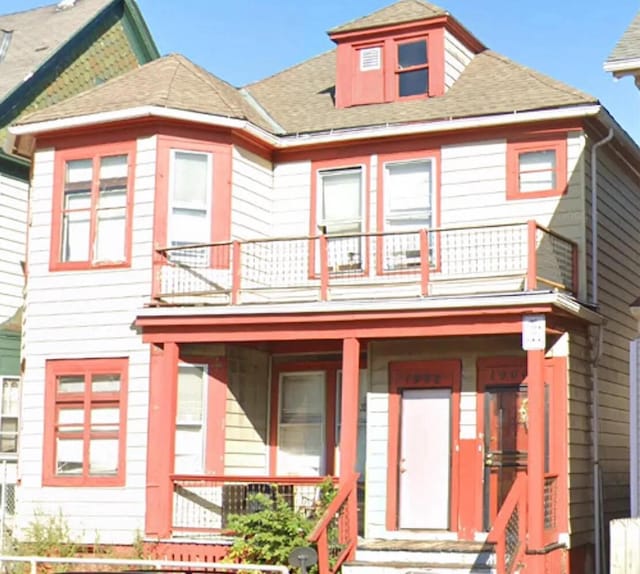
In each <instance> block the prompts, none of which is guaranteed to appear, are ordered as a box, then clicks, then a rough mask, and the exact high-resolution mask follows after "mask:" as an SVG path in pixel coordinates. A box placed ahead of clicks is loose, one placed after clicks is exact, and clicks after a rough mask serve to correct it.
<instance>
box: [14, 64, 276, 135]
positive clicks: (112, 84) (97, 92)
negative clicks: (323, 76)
mask: <svg viewBox="0 0 640 574" xmlns="http://www.w3.org/2000/svg"><path fill="white" fill-rule="evenodd" d="M142 106H154V107H161V108H171V109H175V110H182V111H189V112H199V113H203V114H210V115H216V116H224V117H229V118H236V119H244V120H248V121H250V122H252V123H254V124H255V125H258V126H260V127H262V128H264V129H267V130H272V129H273V125H272V124H271V123H269V122H268V121H266V120H265V119H264V117H263V116H262V115H261V114H260V113H259V112H258V111H257V109H256V108H255V107H253V106H252V105H251V104H250V103H249V101H248V100H247V99H246V98H245V97H244V96H243V95H242V93H241V92H240V91H239V90H237V89H236V88H234V87H233V86H232V85H231V84H229V83H227V82H225V81H223V80H221V79H220V78H217V77H216V76H214V75H213V74H210V73H209V72H207V71H206V70H204V69H203V68H201V67H199V66H196V65H195V64H194V63H193V62H191V61H190V60H188V59H187V58H185V57H184V56H181V55H178V54H170V55H168V56H165V57H163V58H160V59H158V60H154V61H152V62H149V63H148V64H145V65H144V66H141V67H140V68H138V69H136V70H132V71H130V72H128V73H126V74H124V75H122V76H119V77H117V78H114V79H112V80H110V81H108V82H106V83H104V84H102V85H101V86H98V87H96V88H94V89H92V90H89V91H88V92H84V93H82V94H78V95H77V96H74V97H72V98H69V99H68V100H65V101H63V102H60V103H58V104H56V105H54V106H50V107H48V108H46V109H44V110H42V111H38V112H34V113H33V114H29V115H28V116H25V117H24V118H23V119H22V120H21V121H19V122H18V123H19V124H26V123H36V122H46V121H50V120H56V119H60V118H68V117H75V116H82V115H89V114H97V113H104V112H112V111H116V110H122V109H128V108H137V107H142Z"/></svg>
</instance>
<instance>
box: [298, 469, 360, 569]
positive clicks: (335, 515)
mask: <svg viewBox="0 0 640 574" xmlns="http://www.w3.org/2000/svg"><path fill="white" fill-rule="evenodd" d="M358 476H359V475H358V474H357V473H354V474H353V475H352V476H350V477H349V478H347V479H346V480H345V481H344V482H342V481H341V482H340V486H339V488H338V493H337V494H336V497H335V498H334V499H333V500H332V501H331V504H329V506H328V507H327V509H326V510H325V512H324V514H323V515H322V517H321V518H320V520H319V521H318V524H316V527H315V528H314V529H313V531H312V532H311V534H309V537H308V540H309V542H311V543H313V544H316V547H317V549H318V571H319V574H335V573H336V572H338V571H339V570H340V567H341V566H342V564H343V563H344V562H345V561H346V560H349V559H351V558H353V556H354V554H355V550H356V546H357V543H358Z"/></svg>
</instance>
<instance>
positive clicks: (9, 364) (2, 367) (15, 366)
mask: <svg viewBox="0 0 640 574" xmlns="http://www.w3.org/2000/svg"><path fill="white" fill-rule="evenodd" d="M19 374H20V334H19V333H14V332H11V331H4V330H2V329H0V376H3V375H11V376H17V375H19Z"/></svg>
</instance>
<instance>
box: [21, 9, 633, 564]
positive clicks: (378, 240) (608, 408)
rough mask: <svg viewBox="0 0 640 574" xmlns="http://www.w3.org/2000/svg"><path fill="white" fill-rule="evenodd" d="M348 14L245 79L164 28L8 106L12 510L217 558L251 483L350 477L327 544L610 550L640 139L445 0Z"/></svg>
mask: <svg viewBox="0 0 640 574" xmlns="http://www.w3.org/2000/svg"><path fill="white" fill-rule="evenodd" d="M329 34H330V37H331V39H332V40H333V41H334V42H335V43H336V44H337V48H336V49H335V50H333V51H330V52H327V53H325V54H321V55H320V56H318V57H315V58H312V59H310V60H307V61H305V62H302V63H301V64H299V65H297V66H294V67H292V68H289V69H287V70H284V71H283V72H281V73H278V74H275V75H274V76H271V77H269V78H267V79H266V80H263V81H260V82H257V83H255V84H252V85H249V86H246V87H245V88H243V89H236V88H234V87H232V86H231V85H229V84H228V83H225V82H224V81H222V80H220V79H218V78H216V77H214V76H212V75H211V74H209V73H207V72H206V71H204V70H203V69H201V68H199V67H197V66H196V65H194V64H192V63H191V62H189V61H188V60H186V59H185V58H183V57H181V56H178V55H172V56H168V57H165V58H162V59H159V60H157V61H155V62H152V63H150V64H147V65H145V66H143V67H141V68H140V69H138V70H136V71H133V72H130V73H128V74H126V75H124V76H121V77H120V78H117V79H115V80H112V81H110V82H107V83H106V84H104V85H102V86H99V87H96V88H95V89H93V90H91V91H90V92H88V93H86V94H82V95H79V96H76V97H74V98H72V99H70V100H68V101H66V102H63V103H60V104H57V105H54V106H52V107H51V108H49V109H46V110H43V111H39V112H36V113H34V114H32V115H30V116H28V117H26V118H23V119H20V120H19V121H18V122H17V125H16V126H15V127H14V128H12V132H13V133H14V135H15V136H16V138H17V139H16V146H17V148H18V149H25V150H31V149H33V156H31V155H30V156H29V157H30V158H31V157H32V159H33V179H32V190H31V196H30V208H31V214H32V217H31V220H30V227H29V247H28V266H27V272H28V277H29V283H28V289H27V294H26V307H25V330H24V341H23V345H24V357H25V359H26V364H25V367H24V392H23V401H22V410H21V416H22V421H21V422H22V432H23V434H22V435H21V436H22V440H21V442H20V479H21V483H20V488H19V492H18V498H19V502H20V504H21V509H22V510H23V512H24V513H23V514H22V513H21V516H20V521H21V524H22V525H24V524H26V523H27V522H28V521H29V520H30V516H31V515H32V513H35V512H36V511H44V512H51V513H58V512H61V513H62V515H63V516H64V517H65V519H66V520H67V521H68V524H69V526H70V527H71V529H72V532H73V533H74V535H75V536H76V537H77V539H78V540H79V541H82V540H84V542H86V543H91V542H93V541H94V538H95V533H96V531H98V530H99V539H100V542H101V543H103V544H116V545H123V544H132V542H133V541H134V539H135V537H136V533H138V532H141V533H143V535H144V538H145V540H146V542H147V543H149V544H150V545H151V544H152V543H155V544H156V545H157V546H156V547H155V551H156V552H158V553H160V554H162V555H165V556H180V557H182V558H185V557H189V556H190V557H192V558H207V559H217V558H220V557H221V556H222V555H223V554H224V552H225V548H226V546H225V545H226V544H228V537H225V536H223V534H224V532H225V528H226V525H227V522H228V517H229V515H230V514H236V513H242V512H251V511H252V510H255V506H253V505H252V504H251V500H250V498H249V496H250V494H251V493H253V492H257V491H268V492H272V491H273V489H278V490H279V491H280V492H281V493H283V495H285V496H286V497H287V499H288V500H289V501H290V504H292V505H294V506H295V507H296V508H299V509H302V510H304V509H308V508H309V507H310V506H313V505H314V504H315V501H316V495H317V485H318V484H319V482H320V481H322V477H323V476H325V475H332V476H335V477H336V479H337V481H338V485H339V496H338V501H337V502H335V504H334V506H335V507H334V508H332V509H331V510H332V511H334V510H335V511H336V513H337V514H338V516H339V520H338V521H337V522H335V521H332V522H330V523H328V524H330V525H336V524H338V525H339V531H340V534H339V536H337V537H336V536H335V528H334V526H331V527H329V526H327V524H325V525H324V526H325V527H327V528H329V536H328V540H329V542H330V544H329V546H330V547H329V548H327V547H326V545H325V543H324V542H323V540H325V541H326V540H327V538H323V537H322V536H321V534H322V532H324V533H325V534H326V533H327V530H326V529H324V530H323V528H322V526H323V525H320V526H321V527H320V529H319V533H318V535H319V536H320V540H321V541H320V544H319V550H320V556H321V561H322V562H321V567H320V571H321V574H327V572H328V566H327V563H326V557H327V556H329V555H330V556H332V557H333V558H334V559H335V560H336V561H337V563H338V564H339V563H340V562H341V560H342V559H344V558H346V559H347V560H348V561H350V562H351V566H350V568H351V569H352V571H353V570H355V569H357V568H358V567H363V566H365V567H368V568H373V567H374V565H377V566H378V567H386V568H389V569H391V568H400V569H402V570H406V569H407V568H413V569H419V568H421V567H422V568H426V567H427V565H428V564H431V562H432V561H440V562H442V561H447V560H448V561H450V562H452V563H459V562H463V561H465V560H468V561H469V562H468V563H467V571H475V572H481V571H486V570H483V565H486V562H487V561H489V560H491V559H492V557H493V551H494V550H495V552H496V556H497V560H498V572H501V573H502V572H512V571H513V570H514V569H515V568H518V567H519V565H520V564H526V565H527V571H528V572H536V573H537V572H553V573H555V572H558V573H560V572H563V571H565V570H563V568H565V567H566V568H568V569H570V571H571V572H575V573H583V572H586V571H589V568H590V567H591V566H590V564H591V563H592V562H593V556H594V554H595V555H596V556H598V557H600V558H601V557H602V553H603V543H602V541H601V540H600V539H599V537H596V536H594V532H598V531H600V530H601V529H603V526H604V523H605V522H606V521H607V520H609V519H610V518H613V517H617V516H622V515H625V514H626V513H628V458H629V452H628V403H627V394H628V377H629V372H628V371H629V369H628V360H627V348H628V345H629V341H630V340H631V339H632V338H633V337H634V336H635V333H636V329H635V323H634V320H633V318H632V317H631V316H630V315H629V312H628V305H627V301H628V299H629V296H630V295H631V294H632V293H634V292H635V290H636V287H637V285H638V284H639V283H640V267H639V266H638V265H637V261H636V260H635V254H636V253H637V251H638V248H640V243H639V242H638V231H639V228H640V185H639V183H638V178H637V175H636V172H635V170H634V168H633V165H637V162H638V161H639V160H640V151H639V150H638V148H637V146H636V145H635V143H634V142H633V141H631V140H630V138H629V137H628V136H627V135H626V133H625V132H624V131H623V130H622V129H621V128H620V127H619V126H618V125H617V124H616V123H615V121H614V120H613V119H612V118H611V116H610V115H609V114H608V113H607V112H606V110H605V109H604V108H602V106H601V105H600V104H599V102H598V101H597V100H596V99H595V98H593V97H591V96H589V95H586V94H584V93H582V92H580V91H578V90H576V89H573V88H571V87H569V86H567V85H565V84H563V83H561V82H558V81H556V80H553V79H551V78H549V77H547V76H544V75H542V74H539V73H537V72H535V71H533V70H531V69H528V68H526V67H523V66H521V65H519V64H516V63H514V62H512V61H511V60H509V59H508V58H505V57H504V56H501V55H499V54H496V53H495V52H492V51H490V50H488V49H487V48H485V46H483V45H482V44H481V43H480V42H479V41H478V40H477V39H476V38H475V37H474V36H473V35H472V34H471V32H469V31H468V30H466V29H465V28H464V27H463V26H462V25H461V24H460V23H459V22H458V21H457V20H456V19H455V18H453V17H452V16H451V15H450V14H449V13H448V12H446V11H445V10H444V9H441V8H438V7H436V6H434V5H432V4H429V3H426V2H423V1H421V0H400V1H399V2H397V3H395V4H392V5H391V6H389V7H387V8H384V9H382V10H380V11H378V12H375V13H373V14H371V15H370V16H366V17H363V18H361V19H358V20H355V21H353V22H350V23H348V24H346V25H343V26H339V27H337V28H335V29H333V30H331V31H330V33H329ZM238 65H242V62H238ZM43 420H44V426H43ZM356 473H359V476H357V475H356ZM594 475H595V477H596V478H595V480H594ZM594 483H595V486H594ZM594 491H595V492H596V493H597V496H596V497H595V500H594V496H593V493H594ZM594 508H595V510H596V511H595V512H594ZM598 510H599V511H598ZM356 514H357V515H358V516H356ZM359 525H360V529H361V530H360V534H361V538H360V539H358V537H357V534H358V526H359ZM487 537H488V540H489V542H491V543H492V544H489V545H486V546H485V545H484V544H483V541H485V540H487ZM493 543H497V544H496V545H495V546H494V545H493ZM356 546H357V547H358V548H357V553H356V556H357V558H358V560H357V561H356V562H353V561H352V559H353V557H354V550H355V548H356ZM594 547H595V549H594ZM152 549H153V547H152V546H150V550H152ZM433 550H437V552H432V551H433ZM403 560H404V561H405V562H402V561H403ZM407 560H408V561H409V562H407ZM398 562H400V564H398ZM471 564H475V565H474V566H471ZM567 564H568V566H567ZM333 565H334V566H335V565H336V562H333ZM345 567H346V566H345ZM441 568H444V566H441ZM436 571H437V570H436Z"/></svg>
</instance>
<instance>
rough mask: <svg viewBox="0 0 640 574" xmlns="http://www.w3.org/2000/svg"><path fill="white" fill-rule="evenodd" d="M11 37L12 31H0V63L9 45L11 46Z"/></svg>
mask: <svg viewBox="0 0 640 574" xmlns="http://www.w3.org/2000/svg"><path fill="white" fill-rule="evenodd" d="M12 36H13V30H0V62H2V60H4V58H5V56H6V55H7V52H8V51H9V44H11V37H12Z"/></svg>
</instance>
